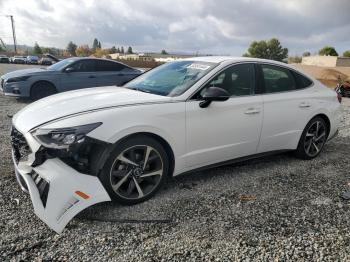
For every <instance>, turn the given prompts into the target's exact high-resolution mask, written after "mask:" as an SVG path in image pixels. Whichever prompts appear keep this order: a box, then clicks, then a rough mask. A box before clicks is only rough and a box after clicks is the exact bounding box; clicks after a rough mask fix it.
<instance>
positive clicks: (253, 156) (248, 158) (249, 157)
mask: <svg viewBox="0 0 350 262" xmlns="http://www.w3.org/2000/svg"><path fill="white" fill-rule="evenodd" d="M291 151H294V150H292V149H283V150H274V151H270V152H264V153H259V154H254V155H249V156H244V157H239V158H235V159H230V160H226V161H222V162H218V163H215V164H211V165H207V166H202V167H198V168H194V169H191V170H188V171H186V172H183V173H181V174H179V175H181V176H182V175H186V174H188V173H193V172H197V171H202V170H207V169H212V168H215V167H220V166H226V165H231V164H236V163H240V162H244V161H247V160H252V159H256V158H261V157H266V156H272V155H277V154H281V153H286V152H291ZM179 175H176V176H179Z"/></svg>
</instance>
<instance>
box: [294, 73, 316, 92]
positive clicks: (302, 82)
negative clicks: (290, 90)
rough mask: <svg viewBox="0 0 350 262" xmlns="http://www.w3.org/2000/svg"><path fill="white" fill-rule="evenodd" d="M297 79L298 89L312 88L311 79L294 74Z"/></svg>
mask: <svg viewBox="0 0 350 262" xmlns="http://www.w3.org/2000/svg"><path fill="white" fill-rule="evenodd" d="M293 73H294V76H295V79H296V81H297V89H303V88H307V87H309V86H311V85H312V84H313V83H312V81H311V80H310V79H308V78H307V77H305V76H303V75H301V74H298V73H296V72H293Z"/></svg>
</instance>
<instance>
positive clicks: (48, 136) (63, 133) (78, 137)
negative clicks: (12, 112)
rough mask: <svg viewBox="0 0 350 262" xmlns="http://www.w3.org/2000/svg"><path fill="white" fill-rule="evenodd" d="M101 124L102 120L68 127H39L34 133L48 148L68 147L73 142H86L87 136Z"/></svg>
mask: <svg viewBox="0 0 350 262" xmlns="http://www.w3.org/2000/svg"><path fill="white" fill-rule="evenodd" d="M100 125H102V123H101V122H99V123H93V124H88V125H82V126H74V127H68V128H56V129H45V128H38V129H36V130H34V131H33V132H32V135H33V136H34V137H35V139H36V140H38V141H39V143H40V144H42V145H43V146H45V147H47V148H54V149H66V148H69V146H71V145H73V144H76V143H82V142H84V139H85V136H86V135H87V134H88V133H90V132H91V131H92V130H94V129H96V128H97V127H99V126H100Z"/></svg>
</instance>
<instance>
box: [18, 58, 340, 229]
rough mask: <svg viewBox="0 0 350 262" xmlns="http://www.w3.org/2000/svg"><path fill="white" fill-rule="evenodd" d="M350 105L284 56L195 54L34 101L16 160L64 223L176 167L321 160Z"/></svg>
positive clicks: (142, 191)
mask: <svg viewBox="0 0 350 262" xmlns="http://www.w3.org/2000/svg"><path fill="white" fill-rule="evenodd" d="M59 63H61V62H59ZM59 63H58V64H59ZM70 67H71V66H70ZM68 68H69V67H68ZM340 108H341V106H340V100H339V97H338V96H337V94H336V92H335V91H334V90H331V89H329V88H327V87H325V86H323V85H322V84H321V83H320V82H318V81H317V80H315V79H313V78H311V77H308V76H307V75H305V74H304V73H302V72H300V71H298V70H296V69H294V68H293V67H291V66H288V65H286V64H283V63H278V62H275V61H269V60H260V59H251V58H250V59H249V58H230V57H195V58H189V59H184V60H178V61H174V62H170V63H166V64H164V65H161V66H159V67H157V68H155V69H153V70H150V71H148V72H146V73H145V74H143V75H142V76H139V77H137V78H136V79H134V80H132V81H130V82H129V83H127V84H126V85H125V86H124V87H122V88H113V87H104V88H89V89H85V90H79V91H73V92H67V93H63V94H58V95H55V96H51V97H48V98H45V99H42V100H41V101H40V102H38V103H33V104H31V105H29V106H27V107H26V108H25V109H23V110H21V111H20V112H19V113H17V114H16V115H15V116H14V117H13V119H12V121H13V128H12V141H13V143H12V146H13V154H14V157H13V160H14V166H15V170H16V174H17V176H18V181H19V182H20V184H21V185H22V187H23V188H24V189H26V187H27V190H28V188H29V192H30V194H31V199H32V201H33V205H34V209H35V213H36V214H37V215H38V216H39V217H40V218H41V219H42V220H44V222H46V223H47V224H48V225H49V226H50V227H51V228H53V229H54V230H56V231H57V232H61V231H62V230H63V228H64V226H65V225H66V224H67V223H68V221H69V220H70V219H72V218H73V216H74V215H75V214H77V213H78V212H80V211H81V210H83V209H85V208H86V207H87V206H90V205H93V204H95V203H97V202H102V201H110V200H113V201H117V202H120V203H123V204H130V205H131V204H136V203H140V202H142V201H145V200H147V199H149V198H150V197H152V196H153V195H154V194H155V193H156V192H157V190H159V189H160V188H161V186H162V185H163V184H164V182H165V180H166V179H167V178H168V177H171V176H176V175H180V174H183V173H186V172H189V171H193V170H198V169H203V168H207V167H212V166H217V165H222V164H228V163H231V162H238V161H242V160H247V159H251V158H256V157H259V156H266V155H268V154H273V153H276V152H285V151H292V152H294V153H295V155H296V156H297V157H298V158H301V159H305V160H306V159H313V158H315V157H317V156H318V155H319V154H320V153H321V151H322V149H323V147H324V145H325V143H326V142H327V141H328V140H329V139H331V138H333V137H334V136H335V135H336V134H337V130H338V126H339V124H340V114H339V110H340ZM28 148H30V150H28ZM25 149H27V151H25ZM313 165H314V164H312V166H313ZM304 175H306V176H307V175H308V174H304ZM39 182H40V184H39ZM77 189H78V190H79V192H78V193H77ZM43 199H44V200H43ZM67 206H68V207H69V209H68V211H67ZM44 207H45V208H44ZM61 217H64V219H59V218H61Z"/></svg>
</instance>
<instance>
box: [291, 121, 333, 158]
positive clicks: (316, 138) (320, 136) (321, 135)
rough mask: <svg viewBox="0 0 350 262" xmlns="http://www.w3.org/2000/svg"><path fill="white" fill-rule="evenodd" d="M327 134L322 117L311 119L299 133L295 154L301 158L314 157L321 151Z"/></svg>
mask: <svg viewBox="0 0 350 262" xmlns="http://www.w3.org/2000/svg"><path fill="white" fill-rule="evenodd" d="M327 136H328V128H327V125H326V122H325V121H324V120H323V118H321V117H315V118H313V119H311V121H310V122H309V123H308V124H307V125H306V127H305V129H304V131H303V133H302V135H301V138H300V141H299V145H298V148H297V150H296V156H297V157H299V158H302V159H312V158H315V157H316V156H318V155H319V154H320V153H321V151H322V149H323V146H324V144H325V143H326V141H327Z"/></svg>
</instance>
